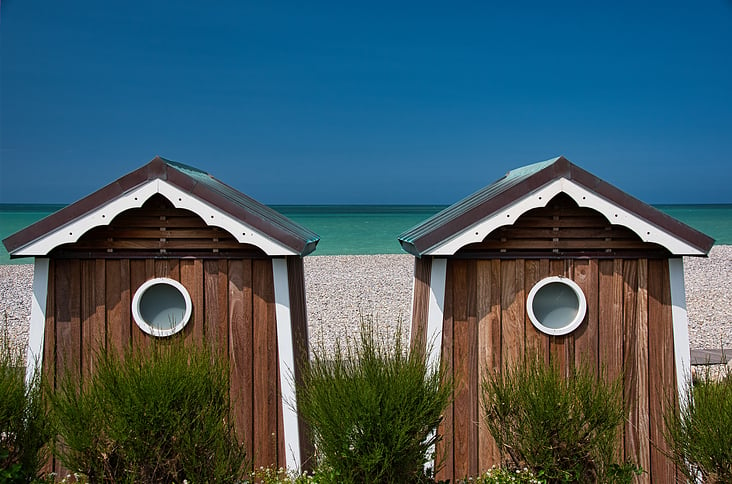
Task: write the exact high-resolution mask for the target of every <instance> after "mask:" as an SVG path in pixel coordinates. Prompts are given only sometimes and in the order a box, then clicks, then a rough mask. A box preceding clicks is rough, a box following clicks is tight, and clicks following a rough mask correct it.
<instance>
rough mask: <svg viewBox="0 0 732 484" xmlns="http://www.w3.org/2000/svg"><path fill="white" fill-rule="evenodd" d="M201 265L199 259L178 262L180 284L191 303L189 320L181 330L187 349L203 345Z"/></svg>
mask: <svg viewBox="0 0 732 484" xmlns="http://www.w3.org/2000/svg"><path fill="white" fill-rule="evenodd" d="M203 264H204V261H203V260H201V259H183V260H181V261H180V283H181V284H183V287H185V288H186V289H187V290H188V294H189V295H190V296H191V302H192V303H193V311H192V312H191V319H189V320H188V324H186V326H185V328H183V339H184V343H185V345H186V346H188V347H191V346H195V345H200V344H202V343H203V338H204V332H205V327H206V321H205V317H204V314H205V308H206V300H205V289H204V287H205V283H204V270H203Z"/></svg>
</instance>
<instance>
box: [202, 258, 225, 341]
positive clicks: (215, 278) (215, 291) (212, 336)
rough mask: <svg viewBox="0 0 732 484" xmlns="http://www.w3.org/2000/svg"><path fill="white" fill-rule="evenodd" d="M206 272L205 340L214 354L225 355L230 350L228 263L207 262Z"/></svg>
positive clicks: (214, 260) (221, 261) (219, 261)
mask: <svg viewBox="0 0 732 484" xmlns="http://www.w3.org/2000/svg"><path fill="white" fill-rule="evenodd" d="M203 267H204V272H205V282H204V285H205V289H204V291H205V295H204V300H205V304H206V308H205V313H204V318H205V324H204V327H205V339H206V343H207V344H208V345H210V347H211V349H212V350H213V351H214V353H216V354H219V355H224V354H225V352H226V349H227V348H228V337H229V324H228V311H227V303H226V298H227V294H228V291H227V290H226V288H227V284H228V282H227V261H226V259H212V260H206V261H204V263H203Z"/></svg>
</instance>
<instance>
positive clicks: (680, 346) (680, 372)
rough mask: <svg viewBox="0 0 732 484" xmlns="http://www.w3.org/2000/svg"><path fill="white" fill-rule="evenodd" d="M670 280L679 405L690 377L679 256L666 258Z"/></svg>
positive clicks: (682, 265)
mask: <svg viewBox="0 0 732 484" xmlns="http://www.w3.org/2000/svg"><path fill="white" fill-rule="evenodd" d="M668 272H669V279H670V280H671V281H670V282H671V319H672V320H673V329H674V358H675V360H676V388H677V389H678V392H679V405H680V406H681V408H682V409H683V408H684V406H685V405H686V404H687V402H686V396H687V395H688V392H687V391H688V384H689V378H691V352H690V350H689V320H688V317H687V313H686V292H685V289H684V261H683V259H682V258H681V257H675V258H672V259H669V260H668Z"/></svg>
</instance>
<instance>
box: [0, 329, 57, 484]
mask: <svg viewBox="0 0 732 484" xmlns="http://www.w3.org/2000/svg"><path fill="white" fill-rule="evenodd" d="M5 320H6V321H7V317H6V318H5ZM0 339H1V340H2V341H0V482H31V481H32V480H33V479H34V478H35V477H36V476H37V474H38V471H39V470H40V468H41V466H42V464H43V462H44V461H45V452H43V449H44V444H45V443H46V442H47V440H48V437H49V432H48V422H47V419H46V415H45V410H44V407H43V404H42V402H41V390H40V384H39V377H38V374H36V375H35V376H34V377H33V379H32V380H30V382H28V384H26V381H25V361H24V358H23V355H22V352H21V351H19V350H17V349H16V348H13V347H12V346H11V344H10V340H9V337H8V335H7V331H5V330H4V331H3V334H2V336H1V337H0Z"/></svg>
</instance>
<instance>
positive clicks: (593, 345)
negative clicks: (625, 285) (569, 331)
mask: <svg viewBox="0 0 732 484" xmlns="http://www.w3.org/2000/svg"><path fill="white" fill-rule="evenodd" d="M597 272H598V269H597V259H588V260H578V261H575V263H574V282H576V283H577V285H578V286H579V287H580V289H582V292H583V293H584V295H585V300H586V301H587V313H586V314H585V319H584V321H582V324H580V326H579V328H577V329H576V330H575V331H574V341H575V343H574V345H575V349H574V353H575V354H574V357H575V365H579V364H583V363H584V364H588V365H590V366H592V368H593V369H594V370H595V374H597V373H598V369H599V361H598V322H597V320H598V314H597V301H598V298H599V295H598V289H599V287H598V285H599V283H598V273H597Z"/></svg>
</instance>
